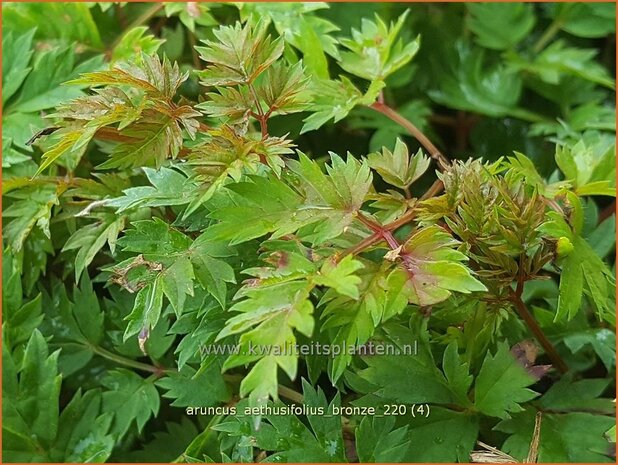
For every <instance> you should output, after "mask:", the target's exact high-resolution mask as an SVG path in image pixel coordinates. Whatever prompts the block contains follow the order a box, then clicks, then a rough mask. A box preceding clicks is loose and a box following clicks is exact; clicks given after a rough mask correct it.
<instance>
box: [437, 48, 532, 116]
mask: <svg viewBox="0 0 618 465" xmlns="http://www.w3.org/2000/svg"><path fill="white" fill-rule="evenodd" d="M456 51H457V56H456V57H455V58H456V60H455V61H453V63H452V64H451V69H450V71H449V72H446V73H444V74H442V75H441V76H440V77H439V78H438V87H437V88H436V89H435V90H432V91H430V92H429V96H430V97H431V98H432V99H433V100H435V101H436V102H437V103H440V104H442V105H446V106H447V107H450V108H455V109H457V110H464V111H472V112H475V113H480V114H484V115H488V116H492V117H501V116H524V117H526V118H527V117H529V115H528V114H527V113H526V111H525V110H521V109H518V108H517V104H518V102H519V97H520V95H521V87H522V83H521V79H520V77H519V75H518V74H517V73H515V72H514V71H513V70H508V69H506V68H504V67H503V66H500V65H499V66H494V67H491V68H485V66H484V61H485V56H484V53H483V51H482V50H481V49H478V48H471V47H470V46H469V45H468V44H466V43H465V42H458V43H457V44H456Z"/></svg>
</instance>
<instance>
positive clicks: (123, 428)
mask: <svg viewBox="0 0 618 465" xmlns="http://www.w3.org/2000/svg"><path fill="white" fill-rule="evenodd" d="M102 384H103V386H105V387H106V388H107V389H108V390H107V391H105V392H103V411H104V412H108V413H111V414H113V416H114V420H113V422H112V426H111V431H110V432H111V434H113V436H114V438H115V439H116V440H118V439H120V438H122V437H123V436H124V435H125V434H127V432H128V431H129V428H130V427H131V425H132V424H133V422H135V424H136V425H137V430H138V431H142V430H143V428H144V426H145V425H146V423H147V422H148V420H149V419H150V418H151V417H152V416H153V415H155V416H156V415H157V413H158V412H159V404H160V400H159V393H158V392H157V388H155V387H154V384H153V383H152V382H151V381H148V380H145V379H143V378H142V377H140V376H139V375H137V374H135V373H133V372H132V371H129V370H125V369H118V370H114V371H111V372H109V373H108V374H107V376H106V377H105V378H103V380H102Z"/></svg>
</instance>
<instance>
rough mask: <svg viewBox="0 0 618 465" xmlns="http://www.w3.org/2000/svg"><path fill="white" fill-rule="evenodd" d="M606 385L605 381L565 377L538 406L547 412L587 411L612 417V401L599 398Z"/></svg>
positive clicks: (607, 383) (545, 395)
mask: <svg viewBox="0 0 618 465" xmlns="http://www.w3.org/2000/svg"><path fill="white" fill-rule="evenodd" d="M608 385H609V380H607V379H599V378H597V379H594V378H591V379H580V380H577V381H575V380H573V376H566V377H564V378H562V379H560V380H559V381H558V382H557V383H556V384H554V385H553V386H552V387H551V388H550V389H549V390H548V391H547V392H546V393H545V394H544V395H543V397H541V400H540V404H541V405H542V407H543V408H544V409H547V410H564V411H577V410H582V411H584V410H587V411H594V412H596V413H599V414H606V415H613V414H614V411H615V408H614V403H613V402H612V399H609V398H600V396H601V395H602V394H603V392H604V391H605V390H606V389H607V387H608Z"/></svg>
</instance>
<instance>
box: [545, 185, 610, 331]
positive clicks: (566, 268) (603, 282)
mask: <svg viewBox="0 0 618 465" xmlns="http://www.w3.org/2000/svg"><path fill="white" fill-rule="evenodd" d="M569 199H570V200H571V201H574V200H577V197H575V196H574V195H573V194H571V195H570V197H569ZM573 211H574V215H573V216H574V218H575V215H576V214H578V212H579V214H581V204H579V205H578V204H574V208H573ZM547 216H548V218H549V220H548V221H547V222H546V223H544V224H543V225H542V227H541V229H542V230H543V231H545V232H546V233H547V234H548V235H549V236H551V237H555V238H561V237H565V238H567V239H569V240H570V242H571V244H572V246H573V250H572V251H571V252H570V253H569V254H568V255H567V256H566V257H564V258H563V259H562V260H561V261H560V262H559V264H560V266H561V268H562V273H561V275H560V295H559V297H558V306H557V309H556V315H555V321H559V320H564V319H566V320H567V321H568V320H571V319H572V318H573V317H574V316H575V315H576V314H577V312H578V311H579V310H580V307H581V303H582V298H583V296H584V291H585V295H587V296H588V297H589V298H590V300H591V301H592V302H593V303H594V306H595V308H596V310H597V315H598V317H599V319H600V320H604V319H605V320H607V321H610V322H612V321H615V318H616V311H615V305H614V303H613V301H614V299H613V296H614V290H615V286H616V280H615V278H614V276H613V275H612V273H611V271H610V270H609V269H608V267H607V265H606V264H605V263H604V262H603V260H601V258H599V256H598V255H597V254H596V253H595V251H594V249H593V248H592V247H591V246H590V245H589V244H588V242H587V241H586V240H585V239H584V238H583V237H581V236H580V235H579V232H580V231H581V224H580V225H578V224H577V221H575V220H573V223H574V227H573V229H574V231H572V230H571V227H570V226H569V225H568V224H567V223H566V221H565V220H564V219H563V218H562V217H561V216H560V215H558V214H556V213H555V212H550V213H548V215H547Z"/></svg>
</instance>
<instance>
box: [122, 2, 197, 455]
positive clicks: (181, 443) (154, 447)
mask: <svg viewBox="0 0 618 465" xmlns="http://www.w3.org/2000/svg"><path fill="white" fill-rule="evenodd" d="M169 5H175V4H169ZM165 427H166V429H165V431H163V430H160V431H156V432H155V433H153V437H152V439H151V440H150V441H148V442H146V443H145V444H142V445H141V448H139V449H137V450H132V451H130V452H129V454H128V455H127V458H126V459H123V460H126V461H127V462H133V463H152V462H159V461H161V462H172V461H173V460H175V459H176V458H178V457H179V456H180V455H181V454H182V453H183V452H184V450H185V449H186V448H187V446H188V445H189V444H190V442H191V440H192V438H195V437H196V436H197V435H198V430H197V428H196V427H195V424H194V423H193V422H192V421H191V420H190V419H189V418H188V417H182V418H181V420H180V423H172V422H166V423H165ZM206 431H208V430H206Z"/></svg>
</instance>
